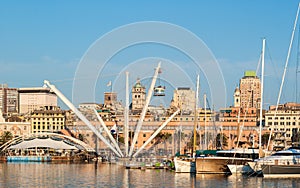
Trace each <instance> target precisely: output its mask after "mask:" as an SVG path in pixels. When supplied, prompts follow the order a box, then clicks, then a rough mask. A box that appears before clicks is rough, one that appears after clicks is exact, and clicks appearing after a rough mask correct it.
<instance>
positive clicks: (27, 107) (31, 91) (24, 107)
mask: <svg viewBox="0 0 300 188" xmlns="http://www.w3.org/2000/svg"><path fill="white" fill-rule="evenodd" d="M18 92H19V113H20V114H26V113H28V112H32V111H33V110H37V109H39V108H40V107H43V106H57V96H56V94H55V93H54V92H52V91H51V90H50V89H49V88H44V87H34V88H20V89H19V90H18Z"/></svg>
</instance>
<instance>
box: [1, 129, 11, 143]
mask: <svg viewBox="0 0 300 188" xmlns="http://www.w3.org/2000/svg"><path fill="white" fill-rule="evenodd" d="M12 138H13V135H12V133H11V132H9V131H4V132H3V133H2V135H1V136H0V142H1V145H3V144H5V143H6V142H8V141H10V140H11V139H12Z"/></svg>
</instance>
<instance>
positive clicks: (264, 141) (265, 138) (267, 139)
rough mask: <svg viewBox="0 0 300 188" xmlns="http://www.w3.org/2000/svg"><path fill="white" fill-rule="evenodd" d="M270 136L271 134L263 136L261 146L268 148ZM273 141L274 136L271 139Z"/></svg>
mask: <svg viewBox="0 0 300 188" xmlns="http://www.w3.org/2000/svg"><path fill="white" fill-rule="evenodd" d="M269 136H270V133H265V134H263V135H262V136H261V144H262V145H263V146H266V145H267V144H268V141H269ZM273 139H274V136H272V137H271V140H273Z"/></svg>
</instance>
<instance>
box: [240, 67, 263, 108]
mask: <svg viewBox="0 0 300 188" xmlns="http://www.w3.org/2000/svg"><path fill="white" fill-rule="evenodd" d="M260 90H261V89H260V80H259V78H258V77H257V76H256V73H255V71H245V74H244V77H243V78H242V79H241V80H240V106H241V107H242V108H259V107H260V94H261V91H260Z"/></svg>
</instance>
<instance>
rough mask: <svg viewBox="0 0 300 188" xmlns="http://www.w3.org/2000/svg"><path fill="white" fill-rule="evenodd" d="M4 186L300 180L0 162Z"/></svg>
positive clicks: (288, 183) (279, 183) (298, 183)
mask: <svg viewBox="0 0 300 188" xmlns="http://www.w3.org/2000/svg"><path fill="white" fill-rule="evenodd" d="M0 172H1V174H0V187H136V188H139V187H168V188H169V187H193V188H196V187H233V188H238V187H261V188H264V187H291V188H294V187H295V188H296V187H300V179H297V178H295V179H292V178H286V179H266V178H256V177H243V176H236V175H232V176H228V177H227V176H223V175H216V174H211V175H207V174H206V175H204V174H189V173H174V172H171V171H167V170H153V169H149V170H148V169H147V170H139V169H125V168H124V167H122V166H118V165H113V164H103V163H93V164H53V163H0Z"/></svg>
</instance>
